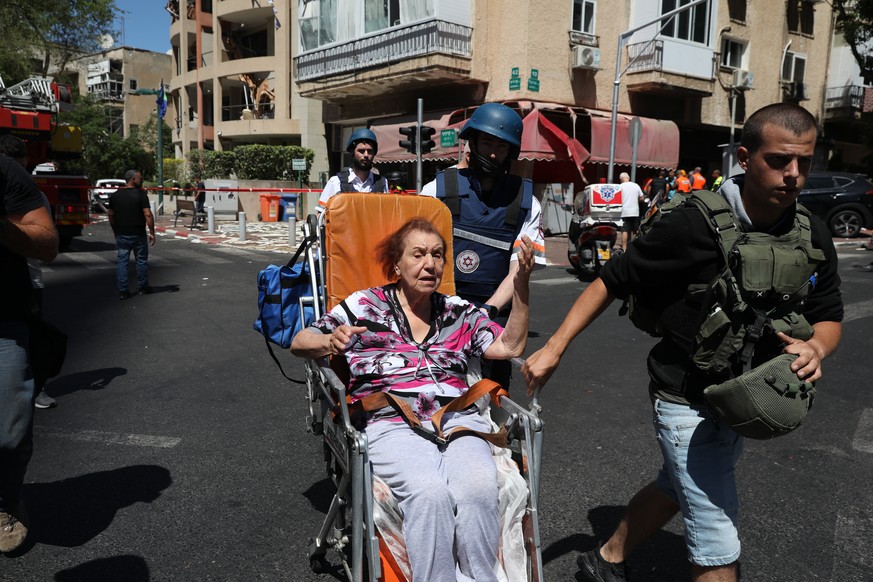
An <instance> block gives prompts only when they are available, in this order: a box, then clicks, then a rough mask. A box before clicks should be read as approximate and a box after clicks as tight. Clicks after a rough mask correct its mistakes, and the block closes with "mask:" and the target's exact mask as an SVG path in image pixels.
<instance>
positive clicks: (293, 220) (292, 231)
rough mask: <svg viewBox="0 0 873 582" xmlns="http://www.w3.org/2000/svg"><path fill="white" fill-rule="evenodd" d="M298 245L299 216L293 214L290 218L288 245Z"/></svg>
mask: <svg viewBox="0 0 873 582" xmlns="http://www.w3.org/2000/svg"><path fill="white" fill-rule="evenodd" d="M296 245H297V217H296V216H291V217H289V218H288V246H289V247H294V246H296Z"/></svg>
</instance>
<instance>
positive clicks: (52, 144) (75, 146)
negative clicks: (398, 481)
mask: <svg viewBox="0 0 873 582" xmlns="http://www.w3.org/2000/svg"><path fill="white" fill-rule="evenodd" d="M71 103H72V98H71V94H70V89H69V87H68V86H64V85H58V84H57V83H54V82H52V81H51V80H50V79H45V78H42V77H32V78H30V79H27V80H25V81H22V82H21V83H18V84H17V85H13V86H11V87H6V86H5V85H4V84H3V80H2V79H0V135H2V134H7V133H8V134H12V135H15V136H17V137H20V138H21V139H23V140H24V141H25V143H27V156H28V162H27V164H28V165H27V169H28V170H29V171H32V170H34V168H44V169H50V168H52V167H54V166H53V164H51V163H50V162H53V161H63V160H70V159H76V158H80V157H81V156H82V134H81V131H80V130H79V128H78V127H74V126H70V125H66V124H63V123H61V121H60V119H59V117H60V112H61V110H62V109H69V108H72V105H71ZM33 179H34V182H36V184H37V186H38V187H39V189H40V190H41V191H42V192H43V193H44V194H45V195H46V197H47V198H48V201H49V204H50V205H51V211H52V218H54V221H55V225H56V226H57V229H58V235H59V237H60V242H61V247H62V248H64V247H66V246H67V245H69V243H70V241H71V240H72V238H73V237H74V236H79V235H81V234H82V228H83V227H84V225H86V224H88V222H89V221H90V215H89V214H88V204H89V195H88V188H89V184H88V178H87V177H86V176H70V175H64V174H61V173H59V172H57V171H37V172H35V175H34V177H33Z"/></svg>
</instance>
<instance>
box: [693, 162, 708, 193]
mask: <svg viewBox="0 0 873 582" xmlns="http://www.w3.org/2000/svg"><path fill="white" fill-rule="evenodd" d="M691 188H692V190H706V177H705V176H704V175H703V172H701V171H700V166H697V167H696V168H694V172H692V173H691Z"/></svg>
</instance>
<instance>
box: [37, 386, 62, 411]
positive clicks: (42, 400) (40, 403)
mask: <svg viewBox="0 0 873 582" xmlns="http://www.w3.org/2000/svg"><path fill="white" fill-rule="evenodd" d="M33 405H34V406H35V407H37V408H54V407H55V406H57V405H58V403H57V401H56V400H55V399H54V398H52V397H51V396H49V395H48V394H46V393H45V390H40V391H39V394H37V396H36V400H34V401H33Z"/></svg>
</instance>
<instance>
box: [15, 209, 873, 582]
mask: <svg viewBox="0 0 873 582" xmlns="http://www.w3.org/2000/svg"><path fill="white" fill-rule="evenodd" d="M841 257H842V259H841V260H842V262H841V272H842V273H843V278H844V284H843V291H844V296H845V300H846V303H847V305H848V318H847V320H848V321H847V323H846V324H845V326H844V336H843V344H842V346H841V349H840V351H839V352H838V353H837V355H835V356H834V357H833V358H832V359H830V360H829V361H827V362H826V367H825V374H826V375H825V380H823V381H822V382H820V384H819V397H818V399H817V400H816V405H815V409H814V412H813V414H812V416H811V417H810V418H809V419H808V421H807V423H806V424H805V425H804V426H803V427H802V428H801V429H800V430H799V431H797V432H795V433H793V434H791V435H789V436H787V437H784V438H782V439H778V440H776V441H771V442H751V441H748V442H747V446H746V451H745V453H744V456H743V459H742V460H741V461H740V466H739V485H740V489H741V524H740V527H741V536H742V541H743V556H742V568H743V574H744V580H747V581H757V580H764V581H782V580H785V581H805V580H810V581H812V580H827V581H837V580H839V581H852V580H873V551H871V550H870V548H871V547H873V491H871V487H870V482H871V480H873V396H871V394H870V391H869V386H870V379H869V375H870V370H871V366H870V364H869V361H870V360H869V358H870V354H871V353H873V350H871V348H873V334H871V331H873V317H871V316H873V301H871V298H870V292H869V290H870V288H871V284H873V274H870V273H866V272H862V271H858V270H854V269H852V267H851V265H852V263H861V264H863V263H866V262H869V261H870V260H873V253H866V254H864V253H863V252H860V251H852V252H850V253H841ZM277 260H281V256H280V255H276V254H269V253H266V252H260V251H256V250H240V249H236V248H229V247H222V246H215V245H206V244H194V243H191V242H189V241H185V240H175V239H169V238H161V237H159V239H158V243H157V246H156V247H155V248H154V249H153V257H152V260H151V273H152V275H151V283H152V285H153V286H154V287H156V289H157V290H158V291H159V292H158V293H155V294H153V295H149V296H137V297H134V298H132V299H130V300H128V301H119V300H118V299H117V294H116V291H115V285H114V262H113V261H114V245H113V243H112V239H111V236H110V232H109V230H108V227H107V225H106V224H97V225H93V226H92V227H90V228H89V229H88V231H87V233H86V236H85V237H83V238H82V239H77V240H76V241H75V242H74V243H73V249H72V251H71V252H68V253H65V254H63V255H61V256H60V257H59V258H58V260H57V261H56V262H55V263H53V264H52V265H51V266H50V267H49V270H48V271H47V272H46V282H47V286H48V288H47V291H46V312H47V316H48V318H49V319H50V320H52V321H54V322H56V323H57V324H58V325H59V326H60V327H61V328H62V329H64V330H65V331H66V332H67V333H68V334H69V336H70V348H69V354H68V358H67V362H66V364H65V366H64V370H63V372H62V374H61V376H59V377H58V378H55V379H54V380H53V381H52V382H50V384H49V387H48V389H49V392H50V393H51V394H52V395H54V396H56V397H57V399H58V404H59V405H58V407H57V408H55V409H51V410H37V411H36V422H35V449H36V450H35V454H34V458H33V461H32V462H31V465H30V471H29V473H28V476H27V484H26V492H25V493H26V499H27V503H28V507H29V508H30V513H31V521H32V524H31V530H32V534H33V535H32V536H31V538H30V542H29V543H28V546H27V548H25V551H24V552H22V553H20V554H18V555H15V556H5V557H0V580H4V581H6V580H8V581H16V582H22V581H28V580H38V581H43V580H57V581H62V582H64V581H74V580H75V581H80V580H81V581H86V580H87V581H98V582H99V581H104V580H105V581H115V580H124V581H133V582H138V581H146V580H234V581H235V580H290V581H307V580H313V581H314V580H322V581H330V580H335V579H336V577H335V576H334V575H331V574H330V573H329V574H326V575H322V576H316V575H314V574H312V573H311V572H310V570H309V564H308V560H307V559H306V544H307V539H308V538H309V537H310V536H312V535H314V534H315V532H316V529H317V527H318V525H319V523H320V519H321V517H322V515H323V513H324V511H325V510H326V504H327V503H328V501H329V498H330V494H331V485H330V483H329V482H328V481H327V480H326V479H325V474H324V468H323V464H322V462H321V442H320V441H319V440H318V439H317V438H315V437H312V436H310V435H309V434H308V433H306V432H305V430H304V424H303V417H304V414H305V401H304V398H303V391H302V389H301V388H300V387H299V386H296V385H292V384H289V383H288V382H287V381H286V380H284V379H283V378H282V376H281V375H280V374H279V372H278V370H277V369H276V368H275V365H274V364H273V362H272V360H271V359H270V358H269V356H268V354H267V352H266V348H265V347H264V343H263V341H262V339H261V337H260V336H259V335H258V334H256V333H255V332H254V331H252V329H251V324H252V321H253V320H254V318H255V316H256V312H257V307H256V296H257V291H256V288H255V278H256V275H257V272H258V271H259V270H260V269H261V268H262V267H263V266H264V265H266V264H267V263H269V262H276V261H277ZM583 286H584V284H583V283H580V282H578V281H576V280H575V279H574V277H573V276H572V275H571V274H569V273H567V272H566V270H565V269H564V268H560V267H549V268H546V269H543V270H541V271H538V272H537V273H536V274H535V275H534V283H533V284H532V296H533V309H532V322H531V333H532V339H531V342H530V350H529V351H532V349H535V348H537V347H539V346H540V345H542V343H543V342H544V341H545V340H546V339H547V337H548V335H549V334H550V333H551V332H553V331H554V329H555V328H556V327H557V325H558V324H559V323H560V321H561V319H562V317H563V315H564V313H566V310H567V309H568V308H569V306H570V305H571V304H572V302H573V301H574V300H575V298H576V297H577V295H578V293H579V291H580V290H581V289H582V287H583ZM617 311H618V305H614V306H612V307H611V308H610V309H609V310H608V311H607V313H605V314H604V315H603V316H602V317H601V318H600V319H599V320H598V321H597V322H595V324H594V325H593V326H592V327H591V328H590V329H589V330H588V331H587V332H586V333H585V334H584V335H583V336H582V337H580V338H577V341H576V342H575V344H574V345H573V347H572V348H571V350H570V351H569V352H568V354H567V356H566V357H565V358H564V361H563V362H562V365H561V367H560V368H559V369H558V371H557V372H556V374H555V376H554V377H553V379H552V381H551V382H550V384H549V385H548V386H547V387H546V389H545V393H544V396H543V405H544V412H543V415H544V418H545V420H546V443H545V453H544V460H543V483H542V490H541V500H542V501H541V515H542V518H541V529H542V536H543V540H544V548H543V555H544V558H545V561H546V576H547V579H548V580H559V581H565V580H573V579H574V575H575V572H576V566H575V557H576V555H577V554H578V552H579V551H581V550H585V549H588V548H590V547H593V545H594V544H595V543H596V540H597V539H598V538H602V537H604V536H606V535H608V533H609V531H610V529H611V527H612V526H613V524H614V523H615V521H616V520H617V519H618V517H619V516H620V514H621V512H622V509H623V506H624V504H625V503H626V502H627V501H628V499H629V498H630V496H631V495H632V494H633V493H634V492H635V491H636V490H637V489H638V488H639V487H640V486H642V485H644V484H645V483H646V482H648V481H649V480H650V479H651V478H652V477H653V476H654V474H655V471H656V470H657V467H658V460H659V458H660V457H659V453H658V451H657V445H656V443H655V440H654V438H653V434H652V432H653V431H652V428H651V422H650V408H649V403H648V398H647V394H646V384H647V377H646V372H645V353H646V351H647V350H648V348H649V347H650V346H651V345H652V342H653V340H652V339H650V338H648V337H647V336H645V335H644V334H642V333H641V332H638V331H637V330H635V329H634V328H633V327H632V326H631V325H630V324H629V322H628V321H627V320H626V318H620V317H618V315H617ZM282 359H283V361H284V362H287V363H288V364H289V365H290V366H291V368H292V370H294V371H297V370H299V367H298V365H297V363H296V362H295V361H294V359H293V358H292V357H290V356H286V355H284V354H283V355H282ZM681 535H682V530H681V524H679V522H678V521H675V520H674V522H673V523H671V524H670V526H669V527H668V528H667V529H666V530H664V531H663V532H661V533H659V534H657V535H656V536H655V537H653V538H652V539H651V540H650V541H649V542H648V543H646V544H645V545H644V546H642V547H641V548H640V549H639V551H638V552H637V554H636V555H635V556H634V557H633V558H632V560H631V562H630V567H631V573H632V575H633V576H634V578H633V579H634V580H636V581H650V582H655V581H661V582H672V581H678V580H686V579H688V566H687V563H686V562H685V557H684V545H683V541H682V537H681Z"/></svg>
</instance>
